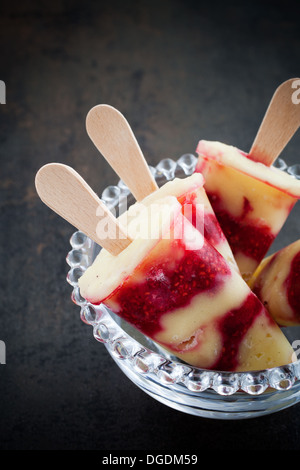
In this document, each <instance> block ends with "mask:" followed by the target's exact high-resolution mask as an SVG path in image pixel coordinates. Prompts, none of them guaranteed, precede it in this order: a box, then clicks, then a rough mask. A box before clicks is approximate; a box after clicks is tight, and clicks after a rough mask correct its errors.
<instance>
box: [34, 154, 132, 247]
mask: <svg viewBox="0 0 300 470" xmlns="http://www.w3.org/2000/svg"><path fill="white" fill-rule="evenodd" d="M35 186H36V190H37V193H38V195H39V197H40V198H41V200H42V201H43V202H44V203H45V204H46V205H47V206H48V207H50V208H51V209H52V210H53V211H54V212H56V213H57V214H59V215H60V216H61V217H63V218H64V219H65V220H67V221H68V222H69V223H70V224H72V225H73V226H74V227H76V228H77V229H78V230H80V231H82V232H84V233H85V234H86V235H87V236H88V237H90V238H91V239H92V240H94V242H96V243H98V244H99V245H101V246H102V247H103V248H105V249H106V250H107V251H109V252H110V253H112V254H113V255H118V254H119V253H120V252H121V251H122V250H124V249H125V248H126V247H127V246H128V245H129V244H130V243H131V241H132V240H131V239H130V238H129V237H128V236H127V234H126V233H125V229H123V228H122V227H121V226H120V225H119V222H118V221H117V219H116V217H114V216H113V214H112V212H111V211H110V210H109V209H108V208H107V207H106V206H105V204H104V203H103V202H102V201H101V200H100V199H99V197H98V196H97V195H96V193H94V191H93V190H92V189H91V188H90V187H89V185H88V184H87V183H86V182H85V180H84V179H83V178H82V177H81V176H80V175H79V174H78V173H77V172H76V171H75V170H73V168H71V167H69V166H67V165H64V164H61V163H48V164H47V165H44V166H43V167H42V168H40V170H39V171H38V172H37V174H36V177H35Z"/></svg>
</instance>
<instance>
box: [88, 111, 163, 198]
mask: <svg viewBox="0 0 300 470" xmlns="http://www.w3.org/2000/svg"><path fill="white" fill-rule="evenodd" d="M86 129H87V133H88V135H89V137H90V138H91V140H92V141H93V143H94V145H95V146H96V147H97V149H98V150H99V152H100V153H101V154H102V155H103V157H104V158H105V159H106V160H107V161H108V163H109V164H110V165H111V167H112V168H113V169H114V171H115V172H116V173H117V175H118V176H119V177H120V179H121V180H122V181H123V182H124V183H125V184H126V185H127V187H128V188H129V190H130V191H131V193H132V194H133V196H134V197H135V199H136V200H137V201H141V200H142V199H143V198H144V197H146V196H148V195H149V194H151V193H152V192H153V191H155V190H156V189H158V186H157V184H156V181H155V179H154V178H153V176H152V174H151V171H150V169H149V167H148V165H147V162H146V160H145V158H144V155H143V153H142V151H141V149H140V146H139V144H138V142H137V140H136V138H135V136H134V134H133V132H132V130H131V128H130V126H129V124H128V122H127V120H126V119H125V117H124V116H123V115H122V114H121V113H120V112H119V111H118V110H117V109H115V108H113V107H112V106H109V105H106V104H100V105H97V106H95V107H93V108H92V109H91V110H90V111H89V113H88V115H87V118H86Z"/></svg>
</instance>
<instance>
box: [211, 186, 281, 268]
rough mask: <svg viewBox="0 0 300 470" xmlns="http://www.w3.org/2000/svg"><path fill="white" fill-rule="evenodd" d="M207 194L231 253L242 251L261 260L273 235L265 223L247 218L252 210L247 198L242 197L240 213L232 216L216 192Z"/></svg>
mask: <svg viewBox="0 0 300 470" xmlns="http://www.w3.org/2000/svg"><path fill="white" fill-rule="evenodd" d="M207 195H208V198H209V200H210V202H211V205H212V207H213V209H214V211H215V214H216V217H217V219H218V222H219V223H220V225H221V228H222V230H223V232H224V234H225V237H226V238H227V240H228V242H229V245H230V246H231V249H232V251H233V254H234V255H235V254H237V253H239V252H242V253H243V254H245V255H246V256H248V257H250V258H252V259H254V260H256V261H258V262H259V261H261V260H262V259H263V257H264V256H265V254H266V253H267V251H268V250H269V248H270V246H271V244H272V243H273V241H274V238H275V236H274V234H273V233H272V232H271V230H270V228H269V227H268V226H267V225H266V224H263V223H262V222H261V221H255V222H254V221H249V219H247V215H248V213H249V212H251V211H252V210H253V209H252V206H251V204H250V202H249V200H248V199H247V198H244V207H243V212H242V214H241V215H240V216H239V217H234V216H233V215H232V214H230V213H229V212H228V211H226V210H225V209H223V208H222V204H221V202H220V201H221V200H220V197H219V195H218V194H216V193H210V192H208V193H207Z"/></svg>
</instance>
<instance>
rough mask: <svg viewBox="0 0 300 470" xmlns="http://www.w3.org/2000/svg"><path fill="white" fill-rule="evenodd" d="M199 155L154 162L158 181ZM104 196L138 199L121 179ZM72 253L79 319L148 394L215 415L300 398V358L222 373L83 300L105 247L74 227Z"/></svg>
mask: <svg viewBox="0 0 300 470" xmlns="http://www.w3.org/2000/svg"><path fill="white" fill-rule="evenodd" d="M196 161H197V158H196V157H195V156H194V155H193V154H185V155H182V156H181V157H180V158H179V159H178V160H177V161H174V160H172V159H164V160H162V161H160V162H159V164H158V165H157V166H156V167H155V168H153V167H150V169H151V171H152V173H153V175H154V177H155V179H156V181H157V183H158V185H159V186H161V185H162V184H164V183H165V182H166V181H169V180H172V179H173V178H174V177H177V176H178V177H183V176H188V175H190V174H192V173H193V172H194V169H195V165H196ZM276 166H277V167H278V168H280V169H281V170H283V171H287V172H288V173H289V174H292V175H293V176H294V177H298V174H297V173H296V172H295V168H294V167H288V166H287V165H286V164H285V162H284V161H283V160H281V159H279V160H278V161H277V163H276ZM101 199H102V201H103V202H104V203H105V204H107V206H108V207H110V208H114V210H116V211H117V212H118V210H119V211H120V210H122V204H123V203H124V204H125V203H126V205H127V207H129V205H130V204H132V203H133V202H134V199H133V197H132V195H131V193H130V191H129V190H128V188H127V187H126V186H125V185H124V184H123V182H122V181H119V183H118V185H117V186H109V187H107V188H106V189H105V190H104V191H103V193H102V195H101ZM70 243H71V247H72V248H71V250H70V251H69V253H68V255H67V263H68V264H69V266H70V270H69V272H68V275H67V281H68V282H69V284H71V286H72V288H73V290H72V295H71V298H72V300H73V302H75V304H77V305H78V306H79V307H80V318H81V320H82V321H83V322H85V323H86V324H88V325H90V326H92V328H93V336H94V338H95V339H96V340H97V341H99V342H100V343H103V344H104V346H105V347H106V349H107V351H108V353H109V354H110V356H111V357H112V358H113V360H114V361H115V362H116V364H117V365H118V366H119V368H120V369H121V371H123V372H124V374H125V375H126V376H127V377H128V378H129V379H130V380H132V382H133V383H135V384H136V385H137V386H138V387H140V388H141V389H142V390H144V392H146V393H147V394H148V395H150V396H152V397H153V398H155V399H156V400H158V401H159V402H161V403H164V404H165V405H167V406H169V407H171V408H174V409H176V410H180V411H182V412H184V413H188V414H191V415H196V416H200V417H205V418H212V419H223V420H230V419H231V420H232V419H235V420H237V419H246V418H251V417H258V416H262V415H267V414H271V413H274V412H277V411H279V410H282V409H284V408H287V407H290V406H292V405H294V404H296V403H297V402H298V401H300V360H297V361H295V362H293V363H292V364H288V365H286V366H283V367H277V368H273V369H267V370H259V371H253V372H238V373H236V372H220V371H212V370H205V369H200V368H196V367H192V366H189V365H187V364H185V363H182V362H180V360H178V359H177V358H176V357H173V356H171V355H170V354H169V353H168V352H167V351H165V350H164V349H163V348H161V347H160V346H159V345H157V344H156V343H154V342H153V341H151V340H150V339H149V338H147V337H146V336H144V335H142V334H141V333H140V332H138V331H137V330H136V329H134V328H133V327H131V326H130V325H129V324H128V323H127V322H125V321H124V320H122V319H120V318H119V317H117V316H116V315H115V314H113V313H112V312H111V311H109V309H107V308H106V307H105V306H104V305H92V304H91V303H89V302H87V301H86V300H85V299H83V298H82V297H81V295H80V292H79V288H78V279H79V278H80V276H81V275H82V274H83V272H84V270H85V269H86V268H87V267H88V266H89V265H90V264H91V263H92V262H93V260H94V259H95V257H96V256H97V254H98V253H99V250H100V247H99V246H98V245H96V244H95V243H94V242H93V241H91V240H90V239H89V238H88V237H87V236H86V235H85V234H84V233H82V232H80V231H77V232H75V233H74V234H73V235H72V237H71V240H70ZM284 332H285V334H286V336H287V337H288V339H289V340H290V342H291V343H293V341H297V338H300V327H291V328H285V330H284Z"/></svg>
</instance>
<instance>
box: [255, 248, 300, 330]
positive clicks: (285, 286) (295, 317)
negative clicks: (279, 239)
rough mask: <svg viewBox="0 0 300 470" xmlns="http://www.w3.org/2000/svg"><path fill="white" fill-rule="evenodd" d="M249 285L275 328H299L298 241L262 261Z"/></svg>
mask: <svg viewBox="0 0 300 470" xmlns="http://www.w3.org/2000/svg"><path fill="white" fill-rule="evenodd" d="M249 285H250V287H251V288H252V290H253V292H254V293H255V294H256V295H257V297H258V298H259V299H260V300H261V302H262V303H263V304H264V305H265V306H266V308H267V310H268V311H269V312H270V314H271V315H272V317H273V318H274V319H275V321H276V322H277V323H278V324H279V325H281V326H298V325H300V240H298V241H296V242H294V243H292V244H291V245H288V246H286V247H284V248H282V249H281V250H279V251H277V252H276V253H274V254H272V255H270V256H268V257H267V258H265V259H264V260H263V261H262V263H261V264H260V265H259V267H258V268H257V270H256V272H255V273H254V275H253V277H252V279H251V280H250V282H249Z"/></svg>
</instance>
